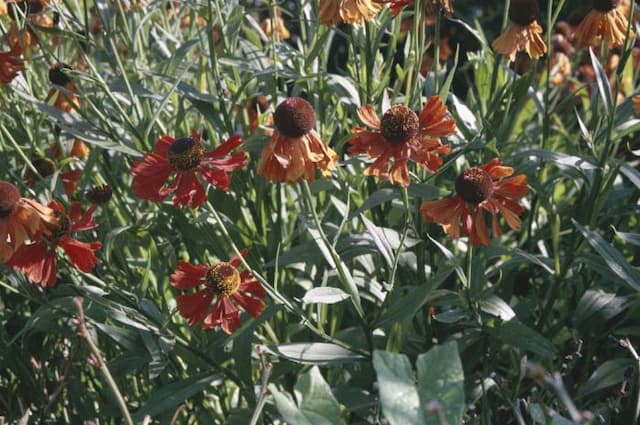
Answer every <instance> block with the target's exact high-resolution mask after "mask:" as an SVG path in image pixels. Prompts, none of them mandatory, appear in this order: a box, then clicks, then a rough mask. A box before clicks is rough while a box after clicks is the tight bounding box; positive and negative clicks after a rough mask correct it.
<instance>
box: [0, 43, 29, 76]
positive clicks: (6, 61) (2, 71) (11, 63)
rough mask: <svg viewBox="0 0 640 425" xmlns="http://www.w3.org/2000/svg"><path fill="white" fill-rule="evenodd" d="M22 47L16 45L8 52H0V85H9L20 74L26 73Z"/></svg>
mask: <svg viewBox="0 0 640 425" xmlns="http://www.w3.org/2000/svg"><path fill="white" fill-rule="evenodd" d="M20 56H22V47H21V46H20V45H19V44H15V45H14V46H13V47H12V48H11V50H9V51H8V52H0V84H9V83H10V82H11V81H13V79H14V78H16V75H18V72H20V71H24V61H23V60H22V59H21V58H20Z"/></svg>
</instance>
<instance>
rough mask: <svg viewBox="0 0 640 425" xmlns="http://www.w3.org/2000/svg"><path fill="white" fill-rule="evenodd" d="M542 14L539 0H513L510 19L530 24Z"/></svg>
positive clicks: (517, 22) (518, 22)
mask: <svg viewBox="0 0 640 425" xmlns="http://www.w3.org/2000/svg"><path fill="white" fill-rule="evenodd" d="M539 14H540V7H539V5H538V0H511V5H510V6H509V19H511V21H512V22H514V23H516V24H518V25H523V26H525V25H529V24H530V23H532V22H533V21H535V20H536V19H537V17H538V15H539Z"/></svg>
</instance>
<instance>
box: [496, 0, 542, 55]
mask: <svg viewBox="0 0 640 425" xmlns="http://www.w3.org/2000/svg"><path fill="white" fill-rule="evenodd" d="M539 12H540V10H539V7H538V0H513V1H512V2H511V5H510V6H509V19H510V21H511V22H510V23H509V26H508V27H507V29H506V30H505V31H504V32H503V33H502V34H500V36H499V37H498V38H496V39H495V40H494V42H493V43H492V44H491V47H493V50H495V51H496V53H498V54H501V55H504V56H506V57H508V58H509V61H510V62H513V61H515V59H516V53H517V52H526V53H527V54H528V55H529V57H530V58H532V59H537V58H539V57H540V56H542V55H543V54H545V53H546V52H547V45H546V44H545V42H544V40H543V39H542V36H541V34H542V27H541V26H540V25H538V22H537V21H536V17H537V16H538V14H539Z"/></svg>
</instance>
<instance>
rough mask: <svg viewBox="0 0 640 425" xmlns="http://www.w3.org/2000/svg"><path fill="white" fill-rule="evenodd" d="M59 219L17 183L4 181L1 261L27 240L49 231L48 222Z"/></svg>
mask: <svg viewBox="0 0 640 425" xmlns="http://www.w3.org/2000/svg"><path fill="white" fill-rule="evenodd" d="M55 223H57V219H56V217H55V215H54V212H53V210H52V209H50V208H48V207H45V206H44V205H41V204H40V203H39V202H37V201H34V200H32V199H27V198H23V197H22V196H20V191H19V190H18V188H17V187H15V186H14V185H12V184H11V183H9V182H6V181H0V263H4V262H5V261H7V260H8V259H9V258H10V257H11V256H12V255H13V253H14V252H15V251H16V250H17V249H18V248H20V247H21V246H22V244H24V243H25V241H27V240H29V239H31V240H35V239H38V238H40V236H41V235H42V234H48V233H49V230H48V229H47V224H49V225H54V224H55Z"/></svg>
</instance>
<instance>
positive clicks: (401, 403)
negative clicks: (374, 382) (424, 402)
mask: <svg viewBox="0 0 640 425" xmlns="http://www.w3.org/2000/svg"><path fill="white" fill-rule="evenodd" d="M373 367H374V369H375V370H376V376H377V377H378V388H379V391H380V402H381V404H382V412H383V413H384V416H385V417H386V418H387V420H388V421H389V423H390V424H391V425H406V424H414V425H420V424H424V423H426V422H425V414H424V412H423V410H422V408H421V407H420V396H419V395H418V389H417V388H416V384H415V380H414V377H413V370H412V369H411V364H410V363H409V359H408V357H407V356H405V355H404V354H397V353H389V352H387V351H381V350H375V351H374V352H373Z"/></svg>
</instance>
